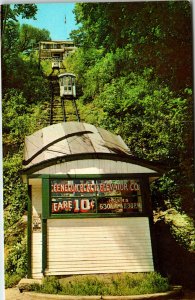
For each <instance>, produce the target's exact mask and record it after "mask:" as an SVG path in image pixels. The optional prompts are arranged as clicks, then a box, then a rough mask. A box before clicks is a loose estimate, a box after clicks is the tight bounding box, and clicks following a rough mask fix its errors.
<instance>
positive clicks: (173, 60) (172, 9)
mask: <svg viewBox="0 0 195 300" xmlns="http://www.w3.org/2000/svg"><path fill="white" fill-rule="evenodd" d="M75 14H76V20H77V23H80V25H81V26H80V27H79V29H78V30H76V31H73V32H72V38H73V39H74V40H75V42H76V43H77V44H78V45H79V46H80V47H84V48H85V49H87V48H89V47H95V48H98V49H99V48H102V47H103V48H104V51H105V52H110V51H114V52H115V51H116V49H117V48H124V47H126V46H127V45H128V44H129V45H131V47H132V51H133V54H134V60H133V61H131V64H130V65H129V70H130V71H132V70H136V71H138V70H139V69H143V68H144V67H148V66H149V67H153V69H154V70H155V74H156V76H158V77H160V78H161V80H162V81H164V82H166V84H168V85H169V86H170V87H171V89H174V90H176V91H182V90H183V89H184V88H186V87H191V86H192V16H191V6H190V3H189V2H188V1H157V2H130V3H128V2H122V3H120V2H118V3H113V2H111V3H109V2H107V3H77V4H76V7H75Z"/></svg>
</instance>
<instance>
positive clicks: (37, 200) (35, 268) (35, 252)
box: [30, 179, 43, 278]
mask: <svg viewBox="0 0 195 300" xmlns="http://www.w3.org/2000/svg"><path fill="white" fill-rule="evenodd" d="M41 182H42V181H41V179H30V184H32V237H31V243H32V249H31V267H32V278H41V277H42V276H43V275H42V273H41V270H42V229H41V230H39V231H34V230H33V220H34V219H39V218H40V216H41V214H42V183H41Z"/></svg>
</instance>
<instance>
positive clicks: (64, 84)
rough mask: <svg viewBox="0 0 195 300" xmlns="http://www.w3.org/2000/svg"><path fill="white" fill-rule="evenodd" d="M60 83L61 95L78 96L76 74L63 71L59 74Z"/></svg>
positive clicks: (70, 97)
mask: <svg viewBox="0 0 195 300" xmlns="http://www.w3.org/2000/svg"><path fill="white" fill-rule="evenodd" d="M58 77H59V84H60V97H62V98H67V99H72V98H76V85H75V78H76V76H75V75H74V74H72V73H63V74H60V75H58Z"/></svg>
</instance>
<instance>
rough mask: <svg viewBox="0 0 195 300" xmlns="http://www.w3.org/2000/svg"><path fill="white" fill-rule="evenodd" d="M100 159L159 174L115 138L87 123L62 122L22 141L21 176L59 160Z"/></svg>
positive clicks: (120, 140) (157, 167)
mask: <svg viewBox="0 0 195 300" xmlns="http://www.w3.org/2000/svg"><path fill="white" fill-rule="evenodd" d="M103 157H104V158H105V157H106V158H107V159H111V160H125V161H131V162H132V163H134V164H138V165H142V166H146V167H149V168H151V169H153V170H157V171H158V172H159V171H161V170H160V169H159V166H157V165H156V164H154V163H151V162H146V161H143V160H140V159H137V158H135V157H133V156H132V155H131V153H130V150H129V148H128V147H127V145H126V144H125V142H124V141H123V140H122V138H121V137H120V136H119V135H115V134H113V133H111V132H109V131H107V130H105V129H102V128H99V127H95V126H94V125H91V124H87V123H82V122H62V123H59V124H54V125H50V126H48V127H45V128H43V129H41V130H38V131H36V132H35V133H33V134H32V135H30V136H27V137H25V146H24V159H23V173H26V171H27V172H28V171H29V170H32V169H35V168H36V169H39V170H40V169H42V168H44V166H45V165H46V164H47V165H48V163H49V165H52V164H56V162H59V161H60V160H65V161H70V160H75V159H88V158H103ZM160 173H161V172H160Z"/></svg>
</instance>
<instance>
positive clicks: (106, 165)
mask: <svg viewBox="0 0 195 300" xmlns="http://www.w3.org/2000/svg"><path fill="white" fill-rule="evenodd" d="M111 173H112V174H124V173H131V174H135V173H136V174H145V173H152V174H154V175H155V173H156V171H154V170H152V169H149V168H146V167H142V166H139V165H136V164H132V163H128V162H122V161H113V160H107V159H87V160H85V159H84V160H75V161H69V162H64V163H59V164H56V165H52V166H50V167H47V168H45V169H42V170H40V171H37V172H35V174H71V175H77V174H111Z"/></svg>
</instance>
